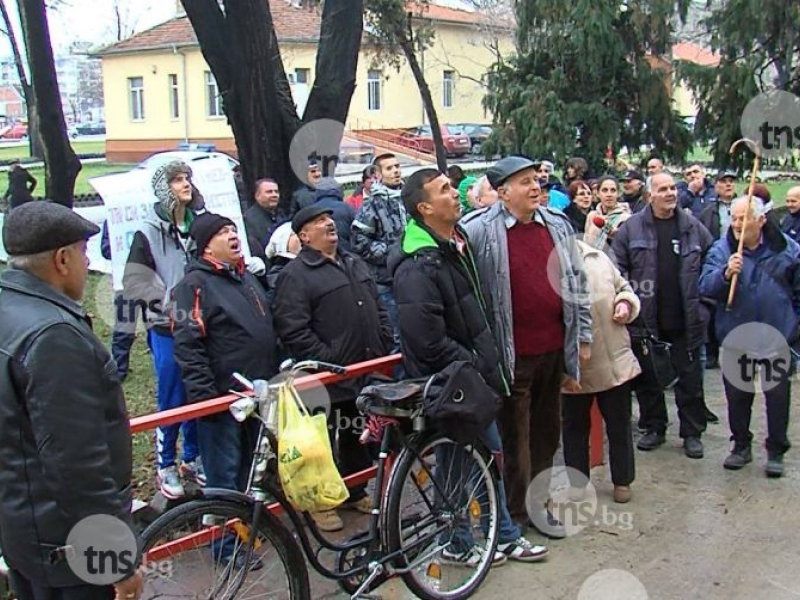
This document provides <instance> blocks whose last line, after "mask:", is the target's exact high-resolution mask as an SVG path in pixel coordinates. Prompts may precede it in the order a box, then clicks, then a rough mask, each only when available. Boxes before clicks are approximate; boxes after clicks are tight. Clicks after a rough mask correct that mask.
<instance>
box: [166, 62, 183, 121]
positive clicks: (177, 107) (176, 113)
mask: <svg viewBox="0 0 800 600" xmlns="http://www.w3.org/2000/svg"><path fill="white" fill-rule="evenodd" d="M167 81H168V82H169V116H170V118H171V119H172V120H173V121H177V120H178V119H180V118H181V97H180V86H179V85H178V74H177V73H170V74H169V75H167Z"/></svg>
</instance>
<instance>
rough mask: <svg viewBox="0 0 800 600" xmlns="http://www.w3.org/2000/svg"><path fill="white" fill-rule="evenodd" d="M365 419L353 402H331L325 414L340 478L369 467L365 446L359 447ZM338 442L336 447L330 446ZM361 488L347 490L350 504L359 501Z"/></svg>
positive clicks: (362, 489)
mask: <svg viewBox="0 0 800 600" xmlns="http://www.w3.org/2000/svg"><path fill="white" fill-rule="evenodd" d="M364 423H365V417H364V416H363V415H362V414H361V413H359V412H358V409H357V408H356V401H355V399H354V398H348V399H346V400H344V399H341V398H339V399H334V398H331V411H330V413H329V414H328V431H329V432H330V434H331V445H332V447H333V448H336V449H337V452H336V456H337V459H338V460H337V463H338V467H339V474H340V475H341V476H342V477H345V476H347V475H352V474H353V473H358V472H359V471H363V470H364V469H369V468H370V467H371V466H372V458H371V456H370V453H369V449H368V448H367V446H365V445H364V444H362V443H361V441H360V437H361V432H362V431H363V430H364ZM334 436H335V437H334ZM334 439H336V440H337V441H338V444H336V443H335V442H334ZM364 488H365V486H364V485H360V486H357V487H354V488H350V500H352V501H355V500H360V499H361V498H363V497H364V496H365V495H366V492H365V491H364Z"/></svg>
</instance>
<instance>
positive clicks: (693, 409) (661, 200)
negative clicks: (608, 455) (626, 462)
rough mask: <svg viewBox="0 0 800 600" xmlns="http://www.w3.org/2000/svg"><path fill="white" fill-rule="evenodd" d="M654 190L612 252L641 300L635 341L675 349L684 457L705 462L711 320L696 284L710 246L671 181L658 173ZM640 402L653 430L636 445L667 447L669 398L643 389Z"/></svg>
mask: <svg viewBox="0 0 800 600" xmlns="http://www.w3.org/2000/svg"><path fill="white" fill-rule="evenodd" d="M650 187H651V189H650V192H651V201H650V204H649V205H648V206H647V207H646V208H645V209H644V210H643V211H642V212H640V213H637V214H635V215H633V216H632V217H631V218H630V219H628V220H627V221H625V223H623V225H622V227H620V229H619V231H618V232H617V235H616V238H615V239H614V254H615V256H616V260H617V264H618V266H619V268H620V271H622V275H623V277H625V278H626V279H628V281H630V282H631V284H632V285H633V286H634V289H635V290H636V293H637V295H638V296H639V298H640V299H641V302H642V310H641V313H640V316H639V318H638V319H637V320H636V321H634V323H633V324H632V325H631V326H630V330H631V333H632V335H634V336H635V335H639V336H641V335H645V334H649V335H653V336H656V337H658V338H659V339H661V340H665V341H667V342H670V343H671V344H672V363H673V365H674V366H675V371H676V372H677V374H678V382H677V384H676V385H675V402H676V403H677V405H678V417H679V419H680V437H681V438H683V446H684V450H685V452H686V456H688V457H689V458H702V457H703V443H702V442H701V441H700V437H701V436H702V434H703V432H704V431H705V429H706V408H705V399H704V394H703V366H702V364H701V360H700V349H701V346H702V344H703V342H704V341H705V332H706V325H707V319H708V316H707V309H706V307H705V306H704V305H703V303H702V302H701V298H700V292H699V290H698V280H699V278H700V271H701V269H702V267H703V260H704V258H705V255H706V252H707V251H708V248H709V247H710V246H711V241H712V240H711V236H710V234H709V233H708V231H706V228H705V227H703V226H702V225H701V224H700V222H699V221H698V220H697V219H695V218H694V217H693V216H691V215H687V214H686V213H685V212H684V211H682V210H680V209H678V208H677V206H678V191H677V188H676V186H675V181H674V180H673V178H672V175H670V174H669V173H658V174H656V175H654V176H653V177H652V179H651V180H650ZM636 397H637V398H638V400H639V412H640V423H642V424H643V425H644V427H645V428H646V429H647V433H645V435H644V436H643V437H642V438H641V439H640V440H639V442H638V444H637V446H638V448H639V449H640V450H654V449H655V448H657V447H658V446H660V445H661V444H663V443H664V442H665V432H666V429H667V405H666V403H665V401H664V393H663V392H662V391H653V390H645V389H641V387H640V388H638V389H637V390H636Z"/></svg>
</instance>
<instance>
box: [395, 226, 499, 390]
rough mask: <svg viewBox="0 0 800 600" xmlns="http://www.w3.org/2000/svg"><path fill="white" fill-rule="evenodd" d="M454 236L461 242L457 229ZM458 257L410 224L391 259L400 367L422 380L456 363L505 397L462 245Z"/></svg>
mask: <svg viewBox="0 0 800 600" xmlns="http://www.w3.org/2000/svg"><path fill="white" fill-rule="evenodd" d="M457 231H458V234H459V235H460V236H461V237H462V238H463V239H464V240H465V241H466V240H467V234H466V233H465V232H464V230H463V229H461V228H460V227H459V228H458V230H457ZM465 253H466V254H465V255H464V256H462V255H461V254H459V253H458V251H457V250H456V249H455V248H454V247H452V246H451V245H450V242H445V241H444V240H442V239H440V238H438V237H436V236H435V235H434V234H433V233H432V232H431V231H430V230H429V229H428V228H426V227H425V226H424V225H421V224H419V223H418V222H417V221H416V220H415V219H411V220H410V221H409V224H408V226H407V227H406V231H405V233H404V234H403V238H402V240H401V243H400V246H396V247H395V248H394V249H393V250H392V253H391V254H390V260H389V268H390V272H391V273H392V274H393V292H394V297H395V302H396V303H397V310H398V314H399V317H400V342H401V346H402V352H403V362H404V365H405V369H406V372H407V373H408V375H409V376H410V377H426V376H428V375H433V374H434V373H437V372H439V371H441V370H442V369H444V368H445V367H446V366H447V365H449V364H450V363H452V362H453V361H457V360H466V361H469V362H471V363H472V364H474V365H475V367H476V368H477V369H478V371H479V372H480V373H481V375H483V377H484V379H485V380H486V382H487V383H488V384H489V385H491V386H492V387H493V388H495V389H496V390H497V391H498V392H499V393H501V394H503V395H507V394H508V389H507V385H506V381H507V379H506V377H505V375H504V373H503V370H504V369H503V368H502V366H501V359H500V354H499V352H498V351H497V347H496V345H495V341H494V336H493V335H492V331H491V329H490V326H489V321H488V319H487V314H491V311H490V310H489V309H488V307H487V306H486V304H485V302H484V299H483V294H482V292H481V291H480V290H481V287H480V282H479V279H478V270H477V268H476V267H475V262H474V260H473V258H472V251H471V249H470V247H469V244H468V243H467V244H466V245H465Z"/></svg>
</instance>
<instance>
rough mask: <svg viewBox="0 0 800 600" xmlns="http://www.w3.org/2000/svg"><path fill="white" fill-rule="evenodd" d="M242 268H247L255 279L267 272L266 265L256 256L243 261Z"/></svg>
mask: <svg viewBox="0 0 800 600" xmlns="http://www.w3.org/2000/svg"><path fill="white" fill-rule="evenodd" d="M244 266H245V267H247V270H248V271H250V273H252V274H253V275H255V276H256V277H261V276H262V275H263V274H264V273H266V272H267V265H265V264H264V261H263V260H261V259H260V258H258V257H257V256H251V257H250V258H248V259H247V260H245V261H244Z"/></svg>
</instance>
